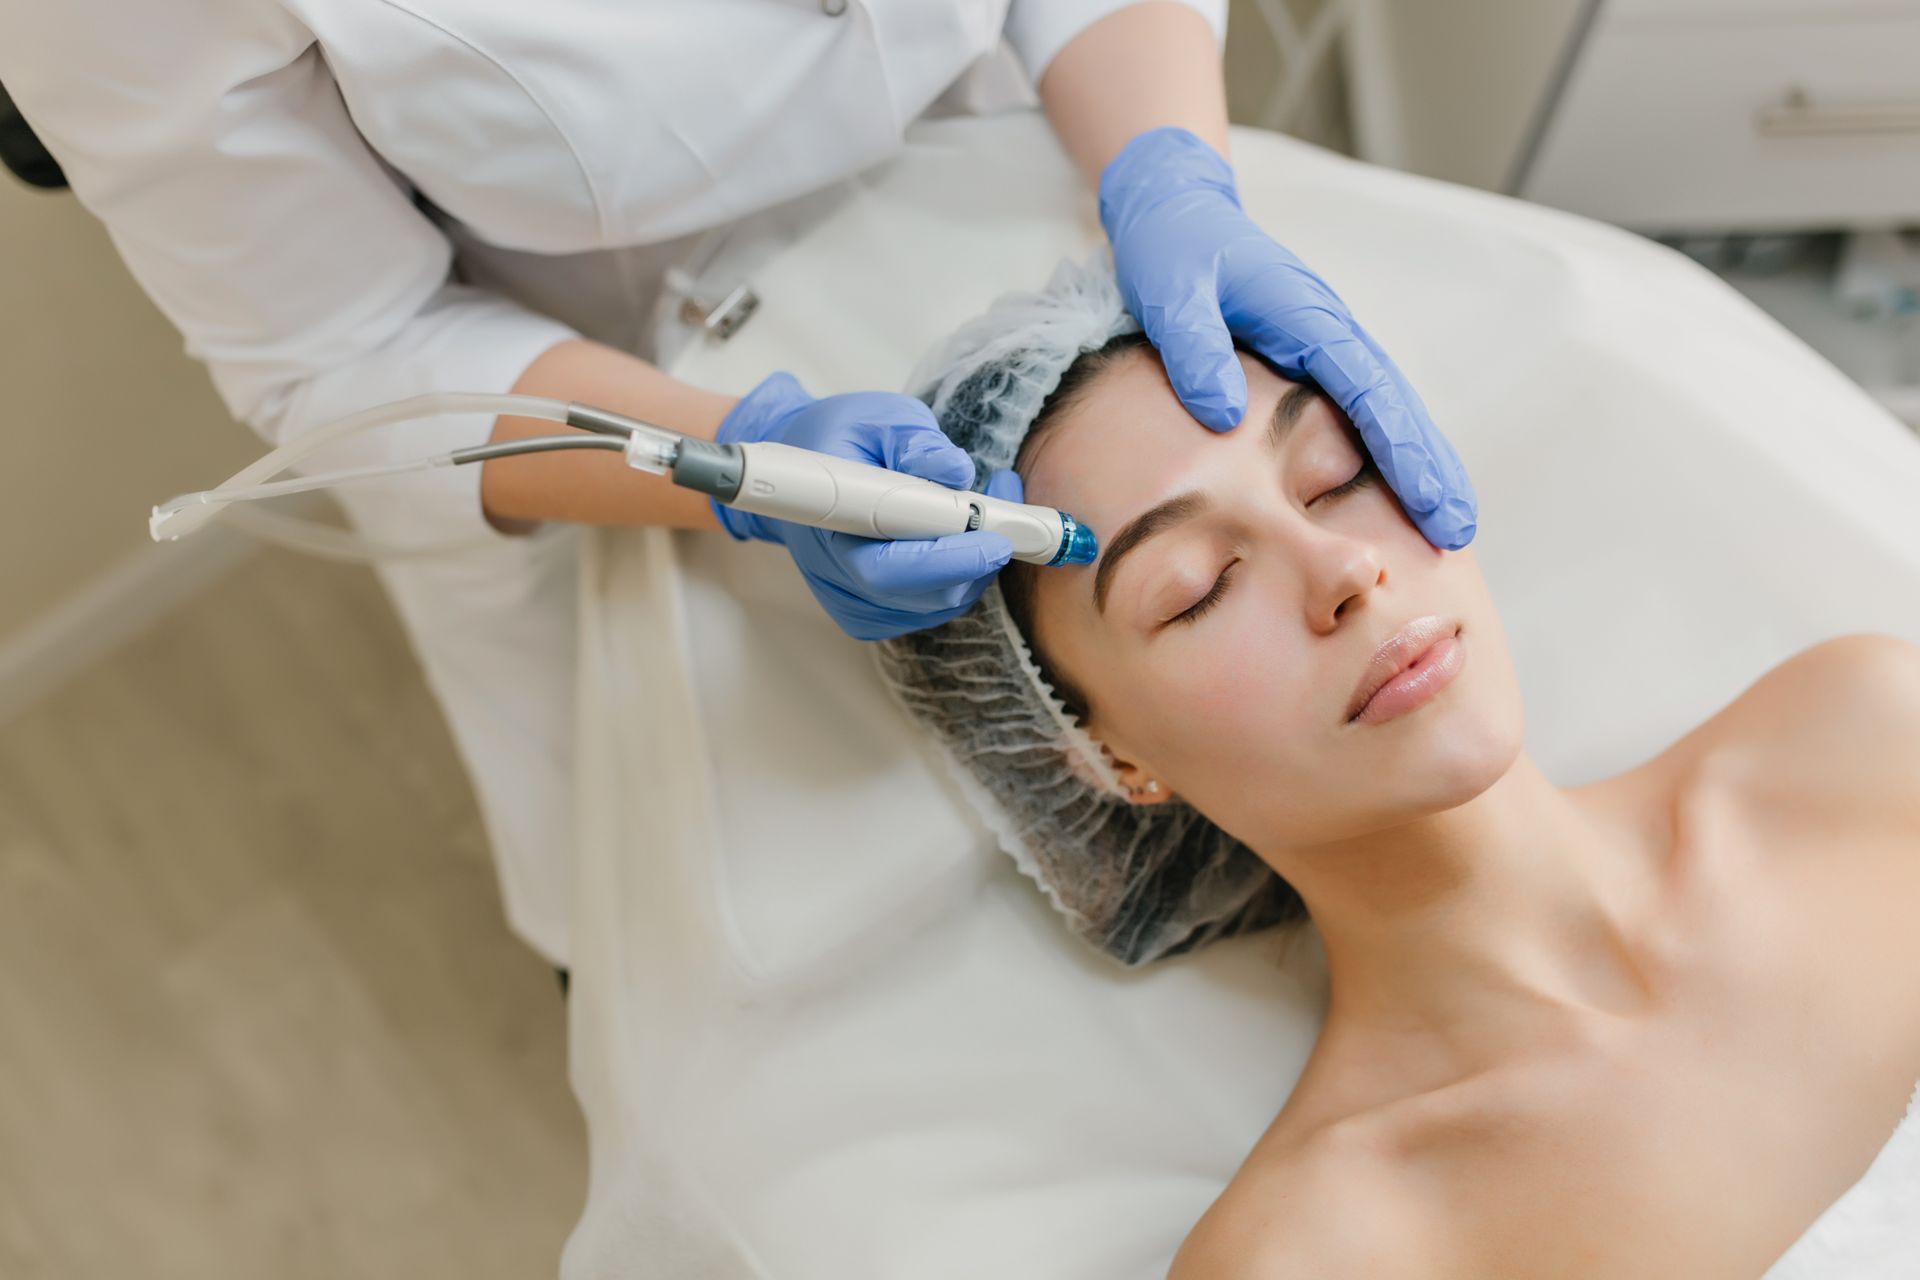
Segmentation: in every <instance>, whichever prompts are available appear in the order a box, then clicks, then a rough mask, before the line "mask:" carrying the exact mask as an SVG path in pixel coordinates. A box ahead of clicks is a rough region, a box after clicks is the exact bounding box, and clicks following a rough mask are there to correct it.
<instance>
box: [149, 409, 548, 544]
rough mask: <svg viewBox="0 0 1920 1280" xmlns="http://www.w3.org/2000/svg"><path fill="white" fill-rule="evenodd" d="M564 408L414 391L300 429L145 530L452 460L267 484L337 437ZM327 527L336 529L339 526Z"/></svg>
mask: <svg viewBox="0 0 1920 1280" xmlns="http://www.w3.org/2000/svg"><path fill="white" fill-rule="evenodd" d="M568 409H569V406H568V404H567V403H566V402H565V401H563V400H552V399H549V398H547V397H545V396H517V395H503V394H497V393H492V392H476V391H442V392H434V393H432V394H429V395H424V396H414V397H413V398H411V399H408V400H397V401H395V402H394V403H392V404H383V405H376V406H374V407H373V408H371V409H365V410H362V411H361V412H359V413H356V414H352V415H350V416H348V417H345V418H341V419H340V420H338V421H337V422H331V423H328V424H327V425H326V426H324V427H319V428H316V429H315V430H312V431H309V432H306V433H304V434H303V435H301V436H300V438H299V439H297V440H293V441H291V442H289V443H287V444H284V445H282V446H280V447H279V448H278V449H275V450H274V451H273V452H272V453H269V454H267V455H266V456H265V457H264V458H261V459H260V460H259V461H257V462H255V463H253V464H252V465H250V466H247V467H244V468H242V469H241V470H240V471H238V472H236V473H234V475H233V476H232V477H230V478H229V479H228V480H227V481H226V482H225V483H223V484H221V485H219V486H217V487H216V488H213V489H209V490H206V491H205V492H202V493H190V494H186V495H183V496H182V497H178V498H174V499H171V500H170V501H168V502H164V503H162V504H161V505H159V506H157V507H155V508H154V509H153V515H152V517H151V518H150V520H149V521H148V526H147V528H148V532H149V533H150V534H151V535H152V536H153V539H154V541H156V542H160V541H167V540H173V539H178V538H184V537H186V536H187V535H188V534H190V533H192V532H194V531H195V530H197V529H200V528H203V527H204V526H205V525H206V524H207V523H208V522H209V521H211V520H212V519H213V518H214V517H215V516H217V515H219V514H220V513H221V512H222V511H224V510H225V509H226V508H227V505H228V503H230V502H240V501H247V500H250V499H252V498H255V497H270V496H277V495H279V494H285V493H302V492H306V491H308V490H311V489H318V488H324V487H327V486H329V485H332V484H335V483H337V482H339V481H340V480H344V479H366V478H369V477H372V476H379V475H400V474H403V473H405V472H408V471H419V470H425V469H426V468H429V467H435V466H447V465H449V464H450V463H451V462H452V460H453V459H452V456H451V455H450V454H437V455H435V456H434V457H431V458H423V459H419V460H417V461H411V462H398V463H389V464H385V465H380V466H372V467H360V468H357V469H355V470H353V471H350V472H340V473H336V474H334V475H331V476H325V477H319V476H316V477H313V478H312V479H311V480H289V481H283V482H281V483H280V484H277V485H274V484H268V483H267V482H268V481H271V480H272V479H273V477H274V476H276V475H279V474H280V473H281V472H282V471H285V470H286V469H287V468H289V467H291V466H293V465H294V464H295V463H298V462H300V461H301V460H302V459H304V458H306V457H308V456H309V455H311V454H313V453H315V452H318V451H319V450H321V449H324V448H325V447H326V446H328V445H330V444H333V443H334V442H335V441H338V440H343V439H346V438H347V437H349V436H356V435H359V434H361V433H362V432H365V431H372V430H374V429H375V428H378V427H386V426H393V425H394V424H396V423H401V422H411V421H413V420H414V419H417V418H432V417H437V416H439V415H441V414H449V413H484V414H489V415H492V416H496V417H497V416H500V415H503V414H504V415H509V416H512V417H520V418H542V419H545V420H547V421H549V422H559V423H565V422H566V421H567V413H568ZM258 527H259V526H256V528H258ZM329 532H330V533H338V530H330V531H329ZM375 554H376V555H378V554H380V553H375Z"/></svg>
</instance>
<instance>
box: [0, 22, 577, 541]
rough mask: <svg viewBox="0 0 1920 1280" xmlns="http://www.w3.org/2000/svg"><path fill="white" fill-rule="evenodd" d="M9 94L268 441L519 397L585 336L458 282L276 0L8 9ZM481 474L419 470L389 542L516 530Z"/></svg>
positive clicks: (396, 447) (324, 456)
mask: <svg viewBox="0 0 1920 1280" xmlns="http://www.w3.org/2000/svg"><path fill="white" fill-rule="evenodd" d="M0 83H4V84H5V85H6V87H7V91H8V93H9V94H10V95H11V96H12V97H13V99H14V101H15V103H16V104H17V105H18V106H19V108H20V110H21V112H22V114H23V115H24V116H25V117H26V118H27V120H28V122H29V123H30V124H32V126H33V127H34V130H35V131H36V132H37V133H39V134H40V136H41V138H42V140H43V141H45V143H46V144H47V147H48V150H50V151H51V152H52V153H53V154H54V156H55V157H56V158H57V159H58V160H59V161H60V164H61V166H62V168H63V169H64V170H65V172H66V174H67V178H68V180H69V182H70V183H71V184H72V187H73V190H74V194H75V195H76V196H77V197H78V198H79V201H80V203H81V204H82V205H84V206H85V207H86V208H87V209H88V210H89V211H90V212H92V213H93V214H94V215H95V216H97V217H98V218H99V219H100V220H101V221H102V222H103V223H104V224H105V225H106V229H107V231H108V233H109V234H110V236H111V237H112V240H113V243H114V245H115V246H116V247H117V248H118V250H119V252H120V254H121V256H122V257H123V258H124V260H125V261H126V264H127V266H128V268H129V269H130V270H131V271H132V273H133V275H134V277H135V278H136V279H137V280H138V281H139V283H140V285H141V286H142V287H143V288H144V289H145V290H146V292H147V294H148V295H149V296H150V297H151V298H152V299H153V301H154V302H155V303H156V304H157V305H158V306H159V308H160V310H161V311H162V312H163V313H165V314H166V316H167V317H168V318H169V319H170V320H171V321H172V322H173V323H174V325H175V326H176V327H177V328H178V329H179V330H180V332H181V334H182V335H183V336H184V338H185V340H186V350H187V352H188V354H189V355H191V356H193V357H194V358H196V359H198V360H200V361H202V362H203V363H205V365H206V366H207V369H208V371H209V373H210V374H211V375H212V379H213V383H214V386H215V388H216V389H217V391H218V392H219V394H220V396H221V398H222V399H223V400H224V401H225V403H226V405H227V407H228V409H229V410H230V411H231V412H232V413H233V414H234V416H235V417H237V418H238V419H240V420H241V421H243V422H245V423H246V424H247V425H248V426H250V427H252V428H253V429H254V430H255V431H257V432H259V433H260V434H261V435H262V436H264V437H265V438H267V439H268V440H271V441H274V442H276V443H283V442H285V441H288V440H291V439H294V438H296V437H298V436H299V435H300V434H301V433H303V432H305V431H307V430H309V429H311V428H313V427H316V426H320V425H322V424H324V423H326V422H329V421H331V420H333V419H334V418H337V417H340V416H343V415H345V414H348V413H352V412H354V411H356V410H358V409H362V408H365V407H368V406H370V405H373V404H378V403H381V402H384V401H387V400H393V399H399V398H403V397H406V396H410V395H415V394H419V393H423V392H427V391H439V390H447V391H453V390H458V391H505V390H509V389H510V388H511V387H512V385H513V383H514V382H515V381H516V380H517V379H518V378H519V376H520V374H521V373H522V372H524V371H525V369H526V367H527V366H528V365H529V364H530V363H532V361H533V360H534V359H535V358H536V357H537V356H538V355H539V354H540V353H541V352H543V351H545V350H546V349H547V348H549V347H551V346H553V345H554V344H555V343H557V342H560V341H563V340H565V339H566V338H568V337H571V336H574V331H573V330H572V329H570V328H569V327H567V326H565V325H563V324H561V323H559V322H557V321H555V320H552V319H550V318H548V317H545V316H541V315H538V314H535V313H533V312H531V311H528V310H526V309H524V308H522V307H520V306H518V305H516V304H513V303H510V302H509V301H507V300H506V299H504V298H502V297H499V296H497V295H493V294H489V293H486V292H483V291H480V290H477V289H472V288H467V287H464V286H461V285H458V284H454V283H451V282H450V281H449V278H448V274H449V269H450V266H451V262H452V247H451V245H450V244H449V243H448V242H447V239H446V237H445V236H444V235H442V234H441V233H440V231H439V230H438V228H436V227H435V226H434V225H433V224H432V223H431V222H430V221H429V220H428V219H427V218H426V217H425V215H423V214H422V213H421V212H420V211H419V210H418V209H417V208H415V207H414V205H413V203H412V200H411V197H410V194H409V191H408V188H407V187H406V185H405V184H404V183H403V182H401V181H400V180H399V179H398V178H396V177H395V176H394V175H393V174H392V172H391V171H390V170H388V169H387V168H386V167H385V166H384V165H383V164H382V163H381V161H380V160H379V159H378V157H376V156H375V155H374V154H373V152H372V151H371V150H370V149H369V148H368V147H367V145H366V143H365V142H364V140H363V139H362V138H361V137H360V135H359V133H358V132H357V131H356V130H355V128H354V127H353V123H352V121H351V119H350V118H349V116H348V113H347V110H346V107H345V105H344V103H343V102H342V100H341V97H340V93H339V90H338V88H337V86H336V85H335V83H334V81H333V78H332V76H331V75H330V74H329V72H328V70H327V67H326V64H325V62H324V60H323V59H322V57H321V56H320V52H319V49H318V47H317V46H316V45H315V43H314V41H313V38H312V36H311V34H310V33H308V32H307V31H306V29H305V28H304V27H302V26H301V25H300V24H299V23H298V22H297V21H295V20H294V19H292V18H291V17H290V16H289V15H287V14H286V13H285V11H283V10H281V9H280V8H279V7H278V6H276V5H272V4H267V3H253V2H252V0H139V2H136V3H127V2H124V0H60V3H58V4H14V5H0ZM103 359H104V361H105V362H107V363H110V361H111V353H103ZM491 426H492V418H491V417H490V416H487V415H464V416H454V417H445V418H439V419H430V420H426V421H422V422H415V423H408V424H401V425H398V426H395V427H390V428H385V429H383V430H381V431H375V432H371V433H368V434H366V435H363V436H361V437H360V438H359V439H358V440H355V441H351V442H343V443H341V444H340V445H337V446H330V447H329V448H328V449H325V450H323V451H322V452H321V453H320V454H318V455H316V457H315V460H314V465H317V466H333V465H340V466H357V465H363V464H367V463H373V462H380V461H386V460H389V459H396V458H411V457H418V456H422V455H425V454H428V453H432V452H436V451H439V450H444V449H451V448H458V447H461V446H463V445H468V444H474V443H478V442H481V441H484V440H485V439H486V437H487V435H488V434H489V432H490V430H491ZM480 470H481V468H479V467H478V466H465V467H441V468H435V469H434V470H432V471H429V472H425V473H421V474H417V475H414V476H410V477H408V478H407V480H406V481H405V484H406V485H407V488H406V491H405V501H404V502H395V503H391V504H385V505H387V506H390V507H391V508H392V512H393V514H392V517H391V519H389V518H388V517H387V516H386V515H382V516H381V517H380V524H381V525H383V526H385V527H383V528H382V529H380V530H379V532H380V533H381V534H383V535H386V536H390V537H393V538H396V539H408V538H412V539H414V540H417V541H435V542H439V541H449V540H460V539H465V538H469V537H485V536H488V535H491V536H494V537H505V536H507V535H503V534H497V533H494V532H493V530H492V526H491V525H490V524H488V522H487V520H486V518H485V516H484V515H483V514H482V512H481V508H480V496H479V484H480ZM383 483H384V482H383Z"/></svg>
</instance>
